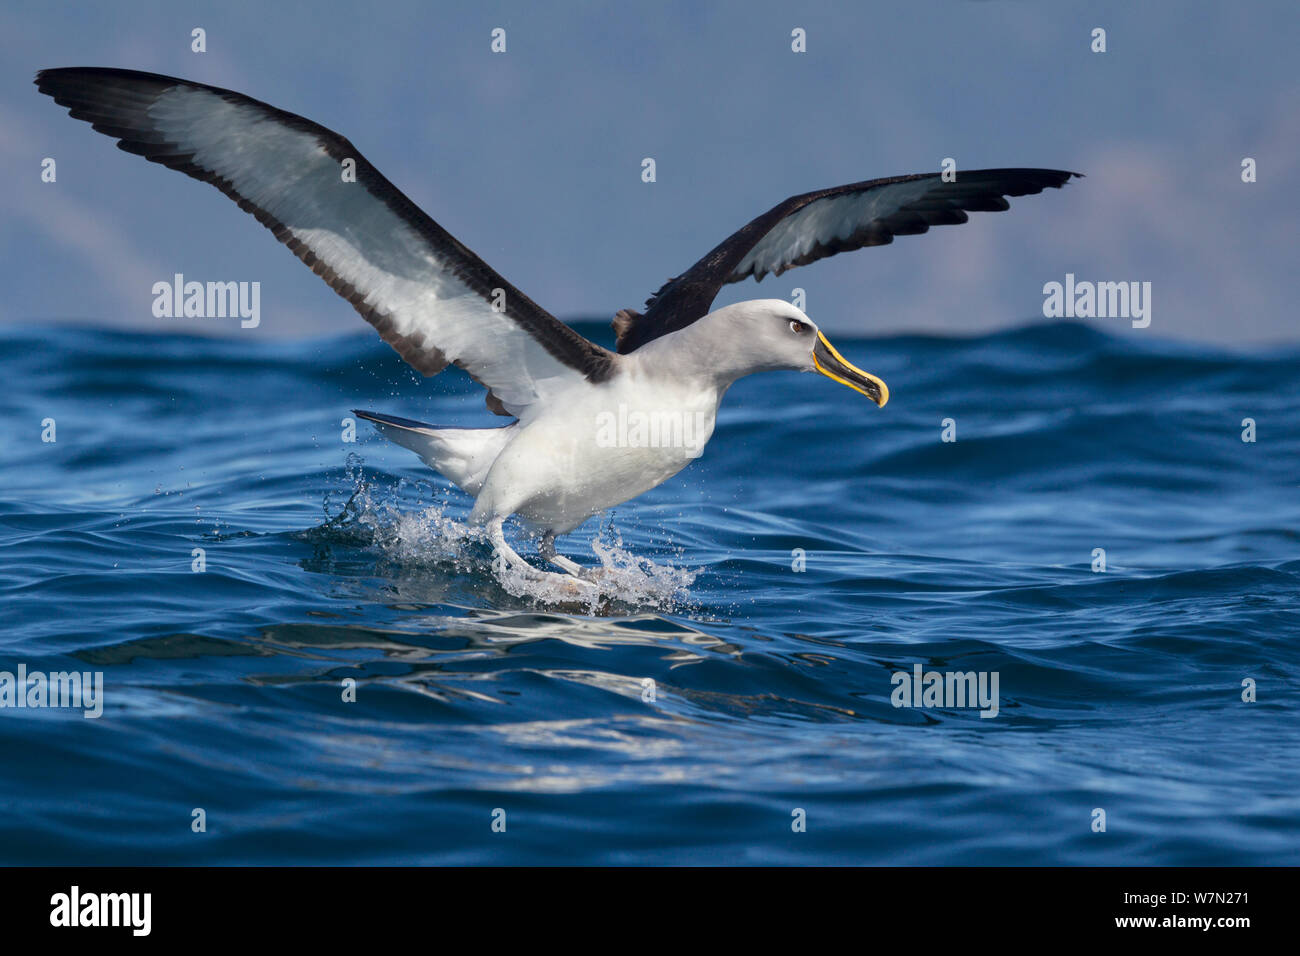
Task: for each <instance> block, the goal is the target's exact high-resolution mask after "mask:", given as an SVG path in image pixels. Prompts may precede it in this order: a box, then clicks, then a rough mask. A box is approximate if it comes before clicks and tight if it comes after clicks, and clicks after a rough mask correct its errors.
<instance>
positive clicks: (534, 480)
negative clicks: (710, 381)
mask: <svg viewBox="0 0 1300 956" xmlns="http://www.w3.org/2000/svg"><path fill="white" fill-rule="evenodd" d="M622 371H623V373H622V374H619V375H616V376H614V377H613V378H612V379H610V380H609V381H608V382H605V383H604V384H602V385H600V386H597V387H595V388H592V387H590V386H587V385H583V386H582V387H578V388H574V389H573V390H572V391H571V392H569V393H567V394H565V395H563V396H557V398H556V400H555V401H554V402H550V403H548V405H547V407H546V408H545V409H541V410H539V412H538V414H537V415H535V416H532V417H530V418H529V419H528V420H526V421H521V422H520V424H519V426H518V428H517V431H518V434H517V435H516V436H515V438H514V439H513V440H512V441H511V442H510V444H509V445H507V446H506V448H505V449H504V450H503V451H502V453H501V455H500V456H499V457H498V458H497V460H496V462H495V463H493V465H492V468H491V470H490V471H489V473H488V476H487V480H486V481H485V482H484V484H483V489H482V491H481V492H480V494H479V496H478V500H477V501H476V503H475V507H474V517H475V518H476V519H478V520H486V519H489V518H491V517H495V516H499V515H506V514H514V513H517V514H518V515H519V516H520V517H522V518H524V519H526V520H527V521H529V522H530V523H532V524H535V525H537V526H538V527H541V528H545V529H548V530H552V531H555V532H557V533H561V534H562V533H564V532H566V531H570V530H572V529H573V528H576V527H577V526H578V525H580V524H581V523H582V522H583V521H585V520H586V519H587V518H589V517H590V516H591V515H593V514H596V513H598V512H600V511H604V510H606V509H607V508H612V507H613V506H615V505H618V504H621V503H622V502H624V501H627V500H628V499H630V498H635V497H636V496H637V495H640V494H642V493H644V492H646V491H649V490H650V489H651V488H654V487H656V486H657V485H660V484H662V483H663V482H665V481H667V480H668V479H669V478H671V477H672V476H673V475H675V474H677V473H678V472H679V471H681V470H682V469H683V468H685V467H686V466H687V465H688V464H690V463H691V462H692V461H693V460H695V459H696V458H698V457H699V456H700V454H701V453H702V452H703V450H704V446H705V444H707V442H708V440H709V438H710V437H711V436H712V435H713V426H714V423H715V420H716V417H717V411H718V402H719V401H720V399H721V397H722V396H721V393H720V392H719V391H718V390H717V389H716V388H715V387H712V386H702V385H700V384H698V383H684V382H680V381H676V382H674V381H664V380H662V379H658V378H653V377H648V376H646V375H645V374H643V372H642V371H641V370H640V368H639V367H638V366H636V365H635V364H633V363H629V364H628V365H627V366H625V367H624V369H623V370H622Z"/></svg>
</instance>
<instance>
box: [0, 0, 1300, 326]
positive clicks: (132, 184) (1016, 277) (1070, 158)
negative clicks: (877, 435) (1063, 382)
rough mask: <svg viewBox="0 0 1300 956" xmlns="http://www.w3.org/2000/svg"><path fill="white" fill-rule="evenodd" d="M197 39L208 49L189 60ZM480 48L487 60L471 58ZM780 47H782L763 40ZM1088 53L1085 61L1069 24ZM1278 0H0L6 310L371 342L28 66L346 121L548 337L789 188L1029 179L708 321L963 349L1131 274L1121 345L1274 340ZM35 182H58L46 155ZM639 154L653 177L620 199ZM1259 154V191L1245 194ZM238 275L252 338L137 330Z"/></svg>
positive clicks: (1280, 101)
mask: <svg viewBox="0 0 1300 956" xmlns="http://www.w3.org/2000/svg"><path fill="white" fill-rule="evenodd" d="M194 27H202V28H204V29H205V30H206V34H207V52H206V53H194V52H191V49H190V43H191V41H190V31H191V30H192V29H193V28H194ZM495 27H502V28H504V29H505V30H506V42H507V52H505V53H504V54H494V53H492V52H491V50H490V41H491V36H490V34H491V31H492V30H493V28H495ZM796 27H799V28H802V29H804V30H805V31H806V34H807V52H806V53H794V52H792V50H791V31H792V30H793V29H794V28H796ZM1095 27H1103V28H1105V30H1106V32H1107V36H1106V43H1107V51H1106V52H1105V53H1094V52H1092V51H1091V49H1090V46H1091V43H1092V38H1091V32H1092V30H1093V29H1094V28H1095ZM1297 50H1300V4H1297V3H1296V2H1295V0H1276V2H1245V3H1191V2H1177V3H1175V2H1144V3H1132V2H1127V0H1125V2H1116V3H1098V2H1086V3H1064V2H1053V3H1037V2H997V0H990V2H957V0H953V2H923V0H919V2H911V3H903V2H898V3H894V2H891V3H866V2H857V3H838V4H832V3H815V2H814V3H810V2H799V3H761V2H732V3H721V2H715V3H706V2H671V3H658V2H657V3H640V4H632V3H626V2H623V3H606V4H602V3H577V2H556V3H541V2H536V0H509V2H501V3H493V2H477V3H455V4H453V3H438V2H433V3H430V2H423V3H421V2H411V3H384V2H375V3H368V2H367V3H361V2H335V3H321V4H312V5H310V6H309V5H306V4H303V5H293V4H280V3H274V4H269V3H256V2H254V3H240V2H230V0H221V2H217V3H188V2H160V3H152V2H131V3H115V4H100V5H95V6H93V7H92V6H89V5H87V6H85V7H82V6H80V5H74V4H64V3H57V2H39V3H37V2H23V0H18V2H14V0H9V2H6V4H5V5H4V8H3V10H2V11H0V170H3V187H0V217H2V221H3V231H2V232H0V243H2V244H3V247H2V250H0V251H2V253H3V255H2V256H0V274H2V275H3V278H4V280H5V287H6V295H5V296H4V298H3V299H2V300H0V319H3V320H5V321H11V322H31V321H33V320H35V321H40V322H47V321H55V320H64V319H67V320H75V321H78V322H83V323H85V322H90V323H96V324H105V325H112V326H117V327H129V328H158V327H162V328H166V329H168V330H170V331H193V332H201V333H209V334H218V333H219V334H239V335H270V336H282V335H288V336H302V335H318V334H324V333H331V332H337V331H340V330H344V329H350V328H351V329H355V328H365V326H364V323H362V321H361V319H360V318H359V317H357V316H356V314H355V313H354V312H353V311H352V309H351V307H350V306H348V305H347V304H346V303H344V302H343V300H341V299H339V298H338V297H336V296H335V295H334V293H333V292H331V291H330V290H329V289H328V288H327V287H326V286H325V284H324V283H322V282H321V281H320V280H319V279H317V278H316V277H315V276H313V275H312V274H311V273H310V272H309V271H308V270H307V269H305V268H304V267H303V266H302V265H301V264H300V263H298V262H297V260H296V259H295V258H294V257H293V256H292V255H291V254H290V253H289V252H288V251H287V250H285V249H283V248H282V247H280V245H279V244H278V243H277V242H275V240H274V239H273V238H272V237H271V234H270V233H269V232H267V231H266V230H264V229H263V228H262V227H260V226H258V225H257V224H256V223H255V222H254V220H253V219H252V218H251V217H250V216H248V215H246V214H245V213H243V212H240V211H239V209H238V208H237V207H236V206H235V205H234V204H233V203H231V202H230V201H229V200H228V199H226V198H225V197H223V196H221V195H220V194H219V193H218V192H217V191H216V190H215V189H213V188H211V187H210V186H206V185H203V184H200V183H198V182H195V181H194V180H190V179H188V178H186V177H184V176H182V175H179V174H177V173H174V172H171V171H169V170H166V169H164V168H163V167H161V166H156V165H154V164H151V163H147V162H145V161H144V160H142V159H140V158H139V157H135V156H130V155H128V154H126V153H123V152H121V151H119V150H117V149H116V148H115V147H114V144H113V142H112V141H111V140H109V139H108V138H107V137H104V136H101V135H99V134H97V133H94V132H93V131H92V130H91V129H90V127H89V126H88V125H86V124H85V123H81V122H77V121H73V120H71V119H70V118H69V117H68V116H67V114H66V112H65V111H64V110H63V109H62V108H61V107H58V106H56V105H55V104H54V102H53V101H52V100H50V99H48V98H47V97H44V96H41V95H39V94H38V93H37V92H36V89H35V87H34V86H33V85H32V82H31V81H32V75H33V74H34V73H35V71H36V70H38V69H40V68H42V67H53V66H118V67H129V68H133V69H142V70H150V71H154V72H159V73H166V74H171V75H175V76H182V77H188V78H192V79H195V80H199V81H202V82H205V83H211V84H215V85H218V86H225V87H230V88H233V89H236V90H239V91H241V92H244V93H247V94H249V95H251V96H254V97H256V98H258V99H262V100H266V101H268V102H270V103H273V104H275V105H276V106H279V107H282V108H284V109H287V110H290V111H292V112H296V113H301V114H303V115H305V116H307V117H309V118H311V119H314V120H316V121H317V122H320V123H323V124H324V125H326V126H329V127H331V128H333V129H336V130H338V131H340V132H341V133H342V134H343V135H345V136H347V137H348V138H349V139H351V140H352V141H353V143H354V144H355V145H356V146H357V147H358V148H359V149H360V150H361V151H362V152H363V153H364V154H365V155H366V157H367V158H368V159H369V160H370V161H371V162H372V163H374V164H375V165H376V166H378V167H379V169H381V170H382V171H383V172H384V173H385V175H386V176H388V178H389V179H391V180H392V181H393V182H394V183H395V184H397V186H398V187H399V188H401V189H402V190H403V191H405V192H406V193H407V195H409V196H410V197H411V198H412V199H413V200H415V201H416V202H417V203H418V204H420V205H421V206H422V207H423V208H424V209H425V210H426V211H427V212H428V213H429V214H430V215H431V216H433V218H434V219H436V220H438V222H440V223H441V224H442V225H443V226H444V227H445V228H447V229H448V230H449V231H450V232H452V233H453V234H454V235H455V236H457V237H458V238H459V239H460V240H461V241H462V242H464V243H465V244H467V245H468V246H469V247H470V248H472V249H474V250H475V251H476V252H478V253H479V255H481V256H482V257H483V258H485V259H486V260H487V261H488V262H490V263H491V264H492V265H493V266H494V267H495V268H496V269H497V270H498V271H500V272H501V273H502V274H503V275H504V276H506V278H507V279H509V280H510V281H511V282H513V283H514V284H515V285H517V286H519V288H521V289H522V290H523V291H524V292H526V293H527V294H528V295H530V296H531V297H532V298H533V299H535V300H536V301H537V302H538V303H540V304H541V305H543V306H544V307H546V308H547V309H549V310H550V311H551V312H553V313H555V314H556V315H558V316H560V317H562V318H575V317H588V316H610V315H612V314H613V313H614V312H615V311H616V310H618V309H620V308H623V307H629V306H630V307H639V306H640V304H641V303H642V302H643V301H644V299H645V298H646V296H647V295H649V294H650V293H651V292H653V291H654V290H655V289H656V288H657V287H658V286H659V284H660V283H661V282H662V281H663V280H664V279H666V278H667V277H668V276H670V275H673V274H675V273H677V272H680V271H681V270H683V269H685V268H686V267H688V266H689V265H690V264H691V263H692V262H694V261H695V259H697V258H698V257H699V256H700V255H702V254H703V253H705V252H707V251H708V250H709V249H710V248H711V247H712V246H713V245H715V244H716V243H717V242H718V241H720V240H721V239H723V238H724V237H725V236H727V235H728V234H729V233H731V232H732V231H733V230H735V229H737V228H739V227H740V226H742V225H743V224H744V223H745V222H747V221H748V220H749V219H750V218H752V217H753V216H755V215H757V214H759V213H760V212H763V211H764V210H766V209H767V208H768V207H770V206H772V205H773V204H775V203H776V202H778V201H779V200H781V199H784V198H785V197H786V196H788V195H791V194H794V193H798V192H804V191H807V190H810V189H817V188H821V187H825V186H832V185H838V184H841V183H846V182H853V181H856V180H861V179H869V178H873V177H876V176H888V175H895V174H899V173H912V172H921V171H928V170H937V169H938V168H939V165H940V163H941V161H942V160H943V159H944V158H945V157H953V158H954V159H956V161H957V164H958V170H959V171H960V170H961V169H962V168H966V169H974V168H979V167H985V166H1048V167H1055V168H1064V169H1072V170H1077V171H1079V172H1082V173H1086V174H1087V178H1085V179H1083V180H1077V181H1075V182H1074V183H1072V184H1071V185H1070V186H1068V187H1066V188H1065V189H1064V190H1061V191H1049V192H1048V193H1046V194H1044V195H1040V196H1031V197H1026V198H1024V199H1021V200H1013V201H1012V208H1011V210H1010V211H1009V212H1005V213H997V214H992V213H974V214H972V220H971V222H970V223H968V224H966V225H963V226H948V227H941V228H937V229H935V230H933V231H932V232H930V233H929V234H927V235H924V236H914V237H900V238H899V239H898V240H897V241H896V242H895V243H894V244H893V245H891V246H886V247H881V248H875V249H866V250H862V251H859V252H854V253H846V254H841V255H839V256H835V257H834V258H832V259H828V260H823V261H822V262H819V263H816V264H814V265H812V266H809V267H806V268H802V269H797V270H793V271H791V272H788V273H786V274H785V275H783V276H779V277H768V278H767V279H766V280H764V281H763V283H762V284H761V285H756V284H754V283H753V282H752V281H749V282H746V283H742V284H738V285H735V286H731V287H730V288H729V289H728V290H726V291H725V292H724V294H723V297H722V298H721V299H720V300H719V304H725V303H726V302H730V301H737V300H739V299H745V298H758V297H769V296H774V297H781V298H788V297H789V296H790V294H791V290H792V289H794V288H795V287H801V288H803V289H805V290H806V295H807V310H808V312H809V314H810V315H812V316H813V318H814V319H816V320H817V321H819V322H820V323H822V325H823V326H824V327H826V328H828V329H832V330H856V331H860V332H867V333H874V332H893V331H904V330H908V331H935V332H949V333H951V332H958V333H969V332H976V331H981V330H986V329H990V328H997V327H1002V326H1007V325H1019V324H1023V323H1026V322H1032V321H1046V320H1045V319H1043V317H1042V308H1043V299H1044V296H1043V291H1042V290H1043V285H1044V283H1046V282H1050V281H1053V280H1055V281H1062V280H1063V279H1064V277H1065V274H1066V273H1067V272H1070V273H1074V274H1075V276H1076V277H1077V278H1078V279H1079V280H1094V281H1141V282H1150V283H1151V289H1152V315H1151V325H1150V328H1148V329H1144V330H1137V329H1132V328H1131V326H1130V323H1129V322H1128V321H1127V320H1124V319H1103V320H1097V321H1098V323H1099V324H1100V325H1102V326H1104V327H1106V328H1107V329H1109V330H1111V331H1114V332H1118V333H1122V334H1125V335H1134V336H1143V335H1161V336H1175V337H1180V338H1192V339H1202V340H1212V341H1216V342H1223V343H1248V342H1249V343H1254V342H1266V341H1279V340H1285V341H1296V340H1300V321H1297V315H1296V311H1297V310H1296V302H1297V295H1296V292H1297V273H1298V272H1300V270H1297V268H1296V253H1297V233H1298V230H1297V218H1298V217H1297V213H1298V212H1300V199H1298V198H1297V190H1296V188H1295V184H1296V182H1297V181H1298V177H1300V68H1297V65H1296V64H1297V52H1296V51H1297ZM44 157H53V158H54V159H55V160H56V161H57V164H58V166H57V172H58V179H57V182H55V183H52V184H51V183H42V182H41V180H40V171H41V160H42V159H43V158H44ZM645 157H653V158H654V159H655V161H656V165H657V182H655V183H651V184H647V183H644V182H642V180H641V161H642V159H643V158H645ZM1244 157H1252V158H1254V159H1255V160H1256V162H1257V167H1258V182H1255V183H1253V184H1246V183H1243V182H1242V179H1241V162H1242V159H1243V158H1244ZM176 272H181V273H184V274H185V275H186V277H187V278H190V279H198V280H201V281H207V280H222V281H227V280H244V281H259V282H260V283H261V287H262V324H261V326H260V327H259V328H258V329H255V330H241V329H240V328H239V326H238V321H237V320H221V319H170V320H159V319H155V318H154V317H153V315H152V313H151V304H152V301H153V296H152V294H151V288H152V286H153V284H154V283H155V282H157V281H160V280H170V279H171V277H172V275H173V274H174V273H176Z"/></svg>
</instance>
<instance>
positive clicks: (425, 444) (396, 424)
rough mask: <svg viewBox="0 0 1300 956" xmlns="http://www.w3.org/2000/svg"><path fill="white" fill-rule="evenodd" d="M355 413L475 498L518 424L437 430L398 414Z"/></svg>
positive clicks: (357, 411)
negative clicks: (400, 416)
mask: <svg viewBox="0 0 1300 956" xmlns="http://www.w3.org/2000/svg"><path fill="white" fill-rule="evenodd" d="M352 411H353V414H355V415H357V416H358V417H360V418H364V419H365V420H366V421H368V422H373V423H374V425H375V427H376V428H378V429H379V433H380V434H381V435H383V436H384V437H385V438H387V439H388V440H389V441H392V442H396V443H397V444H399V445H402V446H403V447H405V448H409V449H411V451H413V452H415V453H416V454H417V455H419V456H420V457H421V458H422V459H423V460H424V463H425V464H426V465H428V466H429V467H430V468H432V469H433V470H434V471H436V472H438V473H439V474H440V475H443V476H445V477H447V478H450V479H451V480H452V481H453V482H454V483H455V484H456V487H458V488H460V489H461V490H462V491H464V492H467V493H468V494H471V495H477V494H478V492H479V489H480V488H481V487H483V480H484V479H485V478H487V473H488V469H489V468H491V467H492V463H493V462H494V461H496V459H497V455H499V454H501V449H503V448H505V446H506V443H507V442H508V441H510V439H511V438H512V437H513V436H514V427H515V426H514V424H510V425H506V426H505V427H503V428H435V427H434V426H432V425H429V424H427V423H425V422H417V421H415V420H413V419H410V418H399V417H398V416H396V415H380V414H378V413H377V412H363V411H360V410H358V409H353V410H352Z"/></svg>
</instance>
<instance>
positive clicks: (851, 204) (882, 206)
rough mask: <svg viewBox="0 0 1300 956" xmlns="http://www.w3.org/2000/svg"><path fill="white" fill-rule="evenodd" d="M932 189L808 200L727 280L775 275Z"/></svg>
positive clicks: (906, 186) (904, 187)
mask: <svg viewBox="0 0 1300 956" xmlns="http://www.w3.org/2000/svg"><path fill="white" fill-rule="evenodd" d="M933 188H934V183H933V182H931V181H929V180H915V181H913V182H904V183H894V184H891V185H889V186H883V187H878V188H876V189H868V190H865V191H863V192H858V193H848V194H845V195H842V196H827V197H824V198H822V199H817V200H814V201H813V202H810V203H809V204H808V205H807V206H804V207H803V208H802V209H800V210H799V211H798V212H796V213H795V214H794V215H792V216H787V217H786V218H785V219H782V220H781V221H780V222H778V223H777V224H776V225H775V226H774V227H773V228H772V229H771V231H769V232H768V233H767V235H765V236H763V238H762V239H760V240H759V241H758V242H757V243H756V244H755V245H754V248H752V249H750V250H749V252H748V253H746V254H745V257H744V258H743V259H741V260H740V264H739V265H737V266H736V268H735V270H734V271H733V272H732V273H731V279H733V280H735V279H743V278H744V277H745V276H748V275H749V274H750V273H751V272H752V273H753V275H754V278H756V279H761V278H762V277H763V276H764V275H766V274H767V273H769V272H771V273H773V274H775V275H780V274H781V273H782V272H784V271H785V270H786V269H789V268H790V267H791V265H793V264H794V263H796V262H798V261H799V260H800V259H802V258H803V257H804V256H806V255H807V254H808V253H810V252H812V250H813V249H815V248H816V247H817V246H827V245H830V244H831V243H832V242H834V241H835V240H837V239H839V240H845V239H848V238H849V237H850V236H852V235H853V234H854V233H856V232H857V231H858V230H860V229H862V228H863V227H865V226H867V225H869V224H870V223H872V222H874V221H876V220H878V219H883V218H885V217H887V216H891V215H893V214H894V213H896V212H898V210H899V209H901V208H902V207H903V206H905V205H907V204H908V203H911V202H915V201H917V200H919V199H920V198H921V197H922V196H924V195H925V194H926V192H928V191H929V190H931V189H933Z"/></svg>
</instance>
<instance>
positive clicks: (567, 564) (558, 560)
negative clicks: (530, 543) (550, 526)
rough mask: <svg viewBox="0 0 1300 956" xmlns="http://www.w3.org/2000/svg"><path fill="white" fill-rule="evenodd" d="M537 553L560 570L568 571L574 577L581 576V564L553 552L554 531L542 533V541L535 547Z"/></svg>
mask: <svg viewBox="0 0 1300 956" xmlns="http://www.w3.org/2000/svg"><path fill="white" fill-rule="evenodd" d="M537 553H538V554H540V555H541V556H542V557H543V558H545V559H546V560H547V561H549V562H550V563H551V564H553V565H555V566H556V567H557V568H560V569H561V570H564V571H568V572H569V573H570V574H572V575H573V576H574V577H575V578H577V577H582V573H583V568H582V565H580V564H578V563H577V562H576V561H570V560H569V559H568V558H566V557H565V556H564V555H562V554H556V553H555V532H554V531H548V532H546V533H545V534H543V535H542V543H541V544H540V545H538V547H537Z"/></svg>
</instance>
